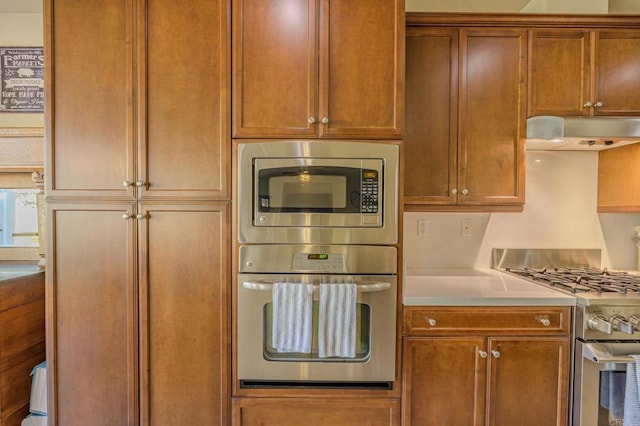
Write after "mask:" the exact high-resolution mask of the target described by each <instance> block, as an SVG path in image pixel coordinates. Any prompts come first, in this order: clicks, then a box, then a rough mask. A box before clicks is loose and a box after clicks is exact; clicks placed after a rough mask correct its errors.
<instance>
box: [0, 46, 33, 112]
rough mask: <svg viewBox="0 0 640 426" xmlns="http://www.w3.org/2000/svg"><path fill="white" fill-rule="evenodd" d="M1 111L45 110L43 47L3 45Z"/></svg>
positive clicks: (0, 58) (1, 52)
mask: <svg viewBox="0 0 640 426" xmlns="http://www.w3.org/2000/svg"><path fill="white" fill-rule="evenodd" d="M0 81H1V83H2V88H1V89H2V97H1V98H0V112H43V111H44V56H43V52H42V48H41V47H0Z"/></svg>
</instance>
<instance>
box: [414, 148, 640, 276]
mask: <svg viewBox="0 0 640 426" xmlns="http://www.w3.org/2000/svg"><path fill="white" fill-rule="evenodd" d="M597 173H598V154H597V152H592V151H587V152H576V151H572V152H567V151H528V152H527V179H526V203H525V206H524V211H523V212H521V213H405V215H404V264H405V266H406V267H413V268H489V267H490V266H491V264H490V262H491V250H492V249H493V248H599V249H601V250H602V266H603V267H609V268H614V269H625V270H631V269H633V270H635V269H637V260H638V257H637V248H636V245H635V243H634V242H633V241H632V240H631V237H633V236H634V235H635V226H637V225H640V214H638V213H628V214H622V213H607V214H598V213H597V211H596V210H597V209H596V204H597V203H596V196H597V185H598V176H597ZM419 221H426V223H425V222H419ZM419 223H420V224H421V225H422V228H423V229H424V231H425V232H424V233H425V235H424V236H418V230H419Z"/></svg>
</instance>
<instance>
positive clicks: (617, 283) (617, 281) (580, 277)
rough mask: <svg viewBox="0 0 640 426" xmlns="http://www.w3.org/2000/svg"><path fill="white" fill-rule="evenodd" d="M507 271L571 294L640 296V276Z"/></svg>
mask: <svg viewBox="0 0 640 426" xmlns="http://www.w3.org/2000/svg"><path fill="white" fill-rule="evenodd" d="M505 271H507V272H511V273H512V274H516V275H520V276H522V277H525V278H529V279H532V280H534V281H536V282H538V283H540V284H545V285H548V286H549V287H555V288H557V289H558V290H564V291H568V292H570V293H598V294H599V293H621V294H627V293H634V294H640V276H638V275H632V274H630V273H628V272H619V271H613V272H612V271H608V270H607V269H606V268H605V269H593V268H543V269H535V268H526V267H525V268H505Z"/></svg>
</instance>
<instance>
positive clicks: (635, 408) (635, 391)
mask: <svg viewBox="0 0 640 426" xmlns="http://www.w3.org/2000/svg"><path fill="white" fill-rule="evenodd" d="M631 356H632V357H633V362H630V363H629V364H627V386H626V388H625V391H624V422H623V424H624V426H640V355H631Z"/></svg>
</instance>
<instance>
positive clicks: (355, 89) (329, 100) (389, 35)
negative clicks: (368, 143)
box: [319, 0, 404, 138]
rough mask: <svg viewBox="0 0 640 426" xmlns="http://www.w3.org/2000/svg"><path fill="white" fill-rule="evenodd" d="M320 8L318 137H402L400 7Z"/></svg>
mask: <svg viewBox="0 0 640 426" xmlns="http://www.w3.org/2000/svg"><path fill="white" fill-rule="evenodd" d="M321 5H322V7H321V13H320V58H321V60H320V70H321V71H320V90H321V96H320V102H321V106H320V112H321V114H320V117H321V125H320V126H319V134H320V136H342V137H354V138H357V137H368V138H375V137H380V138H385V137H388V138H400V137H402V128H403V118H404V114H403V108H404V100H403V93H404V67H403V63H404V1H403V0H342V1H328V0H324V1H322V2H321Z"/></svg>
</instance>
